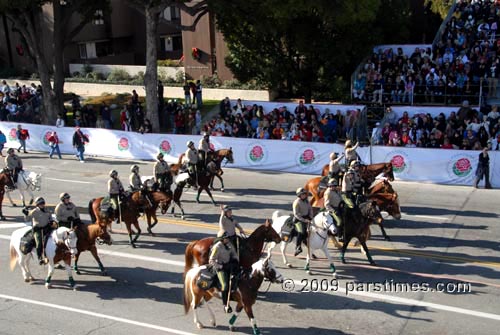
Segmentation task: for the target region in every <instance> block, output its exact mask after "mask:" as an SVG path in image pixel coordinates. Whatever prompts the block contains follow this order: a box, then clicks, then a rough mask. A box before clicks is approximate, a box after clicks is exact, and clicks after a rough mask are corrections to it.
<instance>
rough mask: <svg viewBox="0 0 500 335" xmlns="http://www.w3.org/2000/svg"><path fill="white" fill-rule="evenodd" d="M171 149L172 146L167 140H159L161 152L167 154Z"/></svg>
mask: <svg viewBox="0 0 500 335" xmlns="http://www.w3.org/2000/svg"><path fill="white" fill-rule="evenodd" d="M171 150H172V146H171V145H170V142H169V141H167V140H164V141H161V143H160V152H161V153H162V154H169V153H170V151H171Z"/></svg>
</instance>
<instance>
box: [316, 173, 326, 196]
mask: <svg viewBox="0 0 500 335" xmlns="http://www.w3.org/2000/svg"><path fill="white" fill-rule="evenodd" d="M327 184H328V176H324V177H321V179H320V180H319V183H318V189H317V192H318V194H320V193H321V191H322V190H324V189H326V188H327Z"/></svg>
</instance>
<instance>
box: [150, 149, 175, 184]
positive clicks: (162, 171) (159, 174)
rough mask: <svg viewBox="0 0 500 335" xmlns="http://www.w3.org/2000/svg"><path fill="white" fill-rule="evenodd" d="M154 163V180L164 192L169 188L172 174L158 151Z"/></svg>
mask: <svg viewBox="0 0 500 335" xmlns="http://www.w3.org/2000/svg"><path fill="white" fill-rule="evenodd" d="M156 159H157V161H156V163H155V165H154V167H153V173H154V176H155V181H156V182H157V183H158V185H159V188H160V191H163V192H166V191H167V190H170V185H171V184H172V174H171V173H170V166H169V165H168V163H167V162H165V160H164V159H163V154H162V153H161V152H160V153H159V154H158V156H156Z"/></svg>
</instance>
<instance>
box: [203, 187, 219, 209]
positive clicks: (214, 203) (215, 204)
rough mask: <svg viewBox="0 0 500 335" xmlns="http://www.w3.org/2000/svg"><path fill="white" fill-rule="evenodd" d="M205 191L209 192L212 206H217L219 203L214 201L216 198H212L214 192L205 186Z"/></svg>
mask: <svg viewBox="0 0 500 335" xmlns="http://www.w3.org/2000/svg"><path fill="white" fill-rule="evenodd" d="M205 191H206V192H207V194H208V196H209V197H210V200H212V204H213V205H214V206H217V203H216V202H215V200H214V197H213V196H212V192H210V190H209V189H208V186H205Z"/></svg>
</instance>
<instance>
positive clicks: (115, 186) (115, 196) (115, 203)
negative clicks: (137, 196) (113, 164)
mask: <svg viewBox="0 0 500 335" xmlns="http://www.w3.org/2000/svg"><path fill="white" fill-rule="evenodd" d="M109 176H110V177H111V178H110V179H109V180H108V193H109V199H110V200H111V205H112V207H113V209H114V210H115V214H116V213H118V215H115V217H116V221H117V222H120V220H121V218H120V215H119V213H120V212H119V211H120V202H122V200H123V199H124V197H125V189H124V188H123V184H122V182H121V181H120V179H118V172H117V171H116V170H111V171H109Z"/></svg>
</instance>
